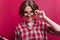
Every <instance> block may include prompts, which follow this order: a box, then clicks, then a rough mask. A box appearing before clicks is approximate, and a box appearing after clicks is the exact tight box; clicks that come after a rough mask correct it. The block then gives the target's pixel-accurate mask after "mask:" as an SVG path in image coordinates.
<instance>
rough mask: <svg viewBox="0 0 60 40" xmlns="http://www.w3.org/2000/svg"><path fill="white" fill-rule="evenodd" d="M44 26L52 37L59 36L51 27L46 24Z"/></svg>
mask: <svg viewBox="0 0 60 40" xmlns="http://www.w3.org/2000/svg"><path fill="white" fill-rule="evenodd" d="M46 25H47V27H46V30H47V32H48V33H50V34H52V35H55V36H60V32H58V31H55V30H54V29H53V28H52V27H51V25H49V24H46Z"/></svg>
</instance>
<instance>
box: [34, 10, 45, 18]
mask: <svg viewBox="0 0 60 40" xmlns="http://www.w3.org/2000/svg"><path fill="white" fill-rule="evenodd" d="M35 14H36V15H37V16H39V17H40V18H45V17H46V15H45V12H44V11H40V10H35Z"/></svg>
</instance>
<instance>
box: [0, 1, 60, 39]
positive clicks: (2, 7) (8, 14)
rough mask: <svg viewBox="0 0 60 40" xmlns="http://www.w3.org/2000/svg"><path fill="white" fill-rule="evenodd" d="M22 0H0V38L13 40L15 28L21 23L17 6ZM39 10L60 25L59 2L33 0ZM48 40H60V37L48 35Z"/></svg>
mask: <svg viewBox="0 0 60 40" xmlns="http://www.w3.org/2000/svg"><path fill="white" fill-rule="evenodd" d="M22 1H23V0H0V36H3V37H6V38H8V39H9V40H14V35H15V34H14V31H15V27H16V26H17V24H18V23H19V22H21V17H19V15H18V11H19V6H20V4H21V3H22ZM34 1H35V2H36V3H37V4H38V6H39V9H41V10H44V11H45V12H46V15H47V16H48V17H49V18H51V19H52V20H53V21H55V22H56V23H58V24H60V0H34ZM48 38H49V40H60V36H53V35H51V34H48Z"/></svg>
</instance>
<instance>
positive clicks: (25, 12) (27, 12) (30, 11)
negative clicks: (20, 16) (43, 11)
mask: <svg viewBox="0 0 60 40" xmlns="http://www.w3.org/2000/svg"><path fill="white" fill-rule="evenodd" d="M30 12H34V11H30ZM24 13H28V12H27V11H24Z"/></svg>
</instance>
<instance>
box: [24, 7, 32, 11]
mask: <svg viewBox="0 0 60 40" xmlns="http://www.w3.org/2000/svg"><path fill="white" fill-rule="evenodd" d="M24 11H32V8H31V7H30V6H26V7H25V9H24Z"/></svg>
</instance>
